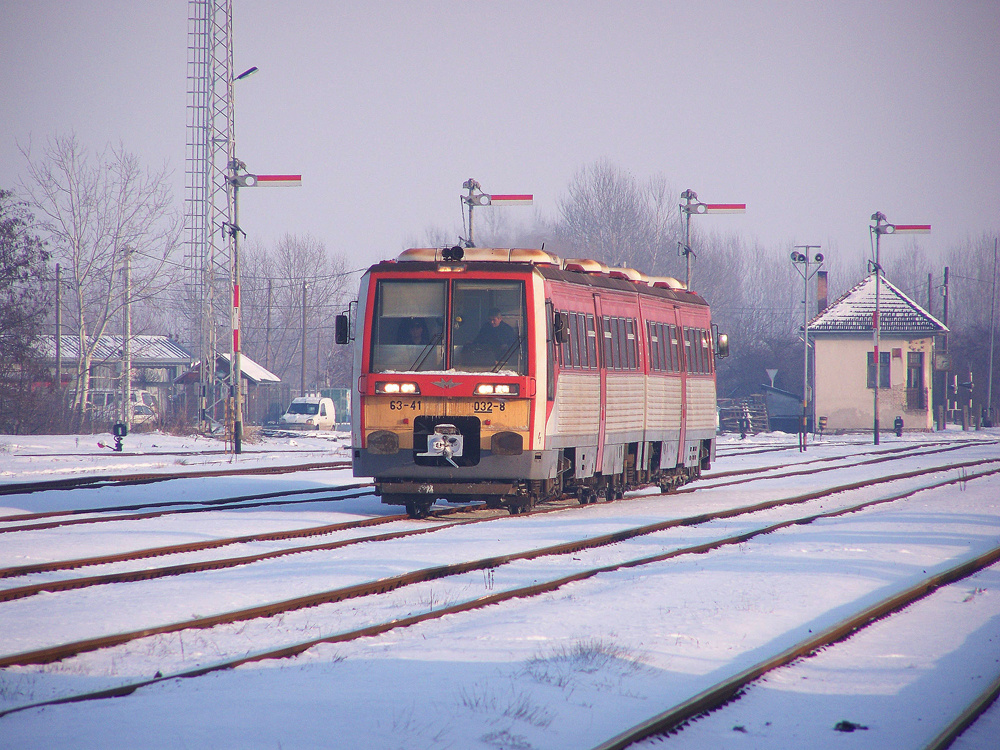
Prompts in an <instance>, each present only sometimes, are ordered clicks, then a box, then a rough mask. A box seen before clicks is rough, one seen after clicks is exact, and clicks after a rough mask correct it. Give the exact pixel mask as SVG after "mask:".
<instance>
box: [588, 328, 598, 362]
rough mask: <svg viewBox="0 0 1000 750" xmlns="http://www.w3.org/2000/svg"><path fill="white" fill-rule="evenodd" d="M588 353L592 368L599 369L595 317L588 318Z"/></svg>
mask: <svg viewBox="0 0 1000 750" xmlns="http://www.w3.org/2000/svg"><path fill="white" fill-rule="evenodd" d="M587 353H588V355H589V360H590V367H591V368H595V367H597V331H595V330H594V316H593V315H588V316H587Z"/></svg>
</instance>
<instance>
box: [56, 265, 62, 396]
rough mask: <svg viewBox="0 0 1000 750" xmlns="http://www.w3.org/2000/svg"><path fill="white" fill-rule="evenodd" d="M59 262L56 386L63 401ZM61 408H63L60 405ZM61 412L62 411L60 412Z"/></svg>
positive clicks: (57, 273)
mask: <svg viewBox="0 0 1000 750" xmlns="http://www.w3.org/2000/svg"><path fill="white" fill-rule="evenodd" d="M59 270H60V269H59V264H58V263H56V388H57V389H58V390H59V400H60V404H61V403H62V294H61V291H60V283H59ZM60 408H62V407H61V406H60ZM60 413H61V412H60Z"/></svg>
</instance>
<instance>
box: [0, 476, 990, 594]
mask: <svg viewBox="0 0 1000 750" xmlns="http://www.w3.org/2000/svg"><path fill="white" fill-rule="evenodd" d="M987 460H988V459H987ZM838 468H852V467H838ZM948 468H949V469H950V468H951V466H949V467H948ZM926 473H932V470H920V471H919V472H918V475H923V474H926ZM909 476H910V474H909V473H904V474H901V475H896V478H909ZM893 478H894V477H893V476H890V477H887V478H886V480H887V481H891V480H892V479H893ZM748 481H752V480H748ZM851 489H854V487H851ZM836 491H840V489H839V488H834V489H833V490H829V491H824V494H827V493H829V494H832V493H833V492H836ZM361 496H363V495H350V496H344V497H339V498H336V499H338V500H339V499H347V497H361ZM809 499H813V498H809ZM770 502H777V503H778V504H779V505H781V504H794V503H796V502H803V500H801V499H799V498H791V499H786V500H779V501H770ZM241 507H246V506H241ZM771 507H774V506H771ZM565 509H566V508H565V507H558V508H545V509H539V510H538V511H537V512H539V513H544V512H553V511H557V510H565ZM465 510H468V508H456V509H444V510H442V511H441V512H439V513H437V514H435V516H434V517H441V516H443V515H450V514H452V513H455V512H462V511H465ZM756 510H759V508H755V509H754V510H750V511H740V513H743V512H756ZM729 512H730V511H721V512H719V513H723V514H724V513H729ZM723 517H728V516H725V515H718V516H715V515H714V514H707V515H706V514H702V515H700V516H697V517H695V518H697V519H699V520H697V521H694V522H690V521H687V520H686V519H683V518H682V519H672V520H671V521H668V522H665V523H668V524H670V525H671V526H680V525H685V524H692V523H704V522H706V521H708V520H714V519H715V518H723ZM389 519H390V520H401V519H400V517H399V516H391V517H389ZM492 520H496V517H491V518H480V519H471V520H468V521H460V522H456V523H448V524H441V525H437V526H432V527H428V528H423V529H408V530H404V531H399V532H390V533H387V534H376V535H372V536H364V537H358V538H354V539H345V540H339V541H337V542H329V543H326V544H315V545H304V546H296V547H289V548H285V549H283V550H273V551H269V552H263V553H257V554H253V555H244V556H239V557H227V558H217V559H215V560H204V561H197V562H191V563H179V564H176V565H169V566H162V567H158V568H145V569H142V570H134V571H126V572H120V573H106V574H103V575H97V576H84V577H77V578H70V579H63V580H58V581H48V582H45V583H38V584H30V585H26V586H17V587H11V588H8V589H0V602H6V601H13V600H15V599H20V598H24V597H28V596H33V595H35V594H39V593H43V592H45V593H55V592H58V591H70V590H73V589H80V588H88V587H90V586H99V585H106V584H110V583H131V582H135V581H146V580H153V579H156V578H164V577H169V576H176V575H184V574H187V573H197V572H203V571H206V570H222V569H225V568H233V567H238V566H241V565H249V564H252V563H256V562H261V561H264V560H269V559H274V558H277V557H284V556H287V555H292V554H300V553H304V552H316V551H326V550H333V549H339V548H342V547H347V546H350V545H354V544H361V543H365V542H382V541H391V540H394V539H400V538H404V537H408V536H416V535H418V534H424V533H428V532H434V531H440V530H442V529H446V528H451V527H452V526H456V525H460V524H461V525H468V524H473V523H483V522H487V521H492ZM387 522H388V521H386V520H383V519H366V520H364V521H357V522H348V523H344V524H334V525H332V526H320V527H314V528H313V529H307V530H302V532H301V533H295V534H294V536H296V537H301V536H315V535H321V534H326V533H331V532H332V531H333V530H344V529H349V528H360V527H366V526H373V525H378V524H382V523H387ZM660 523H661V524H662V523H664V522H660ZM654 526H657V528H656V529H653V530H651V531H640V534H638V535H642V534H643V533H653V532H654V531H657V530H660V528H659V524H654ZM639 528H640V530H641V529H643V528H646V527H639ZM292 536H293V535H292V534H288V533H286V532H276V533H274V534H265V535H254V536H251V537H238V538H230V539H223V540H211V541H201V542H193V543H190V544H179V545H172V546H170V547H166V548H152V549H147V550H139V551H137V552H134V553H120V554H116V555H106V556H97V557H93V558H82V559H79V560H72V561H66V562H63V563H58V562H53V563H37V564H34V565H30V566H18V567H16V568H6V569H0V578H11V577H16V576H21V575H28V574H31V573H40V572H51V571H54V570H65V569H72V568H75V567H83V566H85V565H101V564H108V563H114V562H125V561H130V560H137V559H141V558H148V557H155V556H161V555H165V554H176V553H184V552H195V551H201V550H204V549H211V548H218V547H223V546H229V545H231V544H237V543H243V542H246V541H262V540H268V541H270V540H275V539H282V538H291V537H292Z"/></svg>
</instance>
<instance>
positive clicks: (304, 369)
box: [299, 281, 306, 396]
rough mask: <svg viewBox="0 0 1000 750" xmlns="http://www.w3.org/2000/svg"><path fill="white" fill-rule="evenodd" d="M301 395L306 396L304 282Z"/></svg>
mask: <svg viewBox="0 0 1000 750" xmlns="http://www.w3.org/2000/svg"><path fill="white" fill-rule="evenodd" d="M299 395H300V396H305V395H306V282H304V281H303V282H302V372H301V380H300V382H299Z"/></svg>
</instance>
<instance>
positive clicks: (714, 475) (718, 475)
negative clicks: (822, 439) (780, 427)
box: [698, 440, 1000, 481]
mask: <svg viewBox="0 0 1000 750" xmlns="http://www.w3.org/2000/svg"><path fill="white" fill-rule="evenodd" d="M983 442H986V443H989V442H1000V441H983ZM947 444H948V443H946V442H945V441H943V440H942V441H937V442H927V443H921V444H920V445H905V446H903V447H901V448H889V449H887V450H878V451H861V452H859V453H850V454H847V455H843V456H824V457H822V458H819V457H817V458H810V459H807V460H805V461H797V462H795V463H794V464H774V465H772V466H755V467H753V468H752V469H732V470H730V471H713V472H710V473H708V474H702V475H701V476H700V477H698V481H711V480H712V479H722V478H723V477H732V476H739V475H741V474H760V473H762V472H765V471H774V470H775V469H784V468H787V467H788V466H790V465H791V466H808V465H810V464H822V463H830V462H831V461H843V460H844V459H850V458H855V457H857V456H873V455H887V454H898V453H905V452H908V451H909V452H911V453H912V452H913V451H916V450H918V449H919V448H922V447H934V446H938V445H947ZM951 444H952V445H954V443H951ZM975 445H981V443H979V442H976V443H975ZM918 455H919V454H918ZM730 457H731V456H726V458H730Z"/></svg>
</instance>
